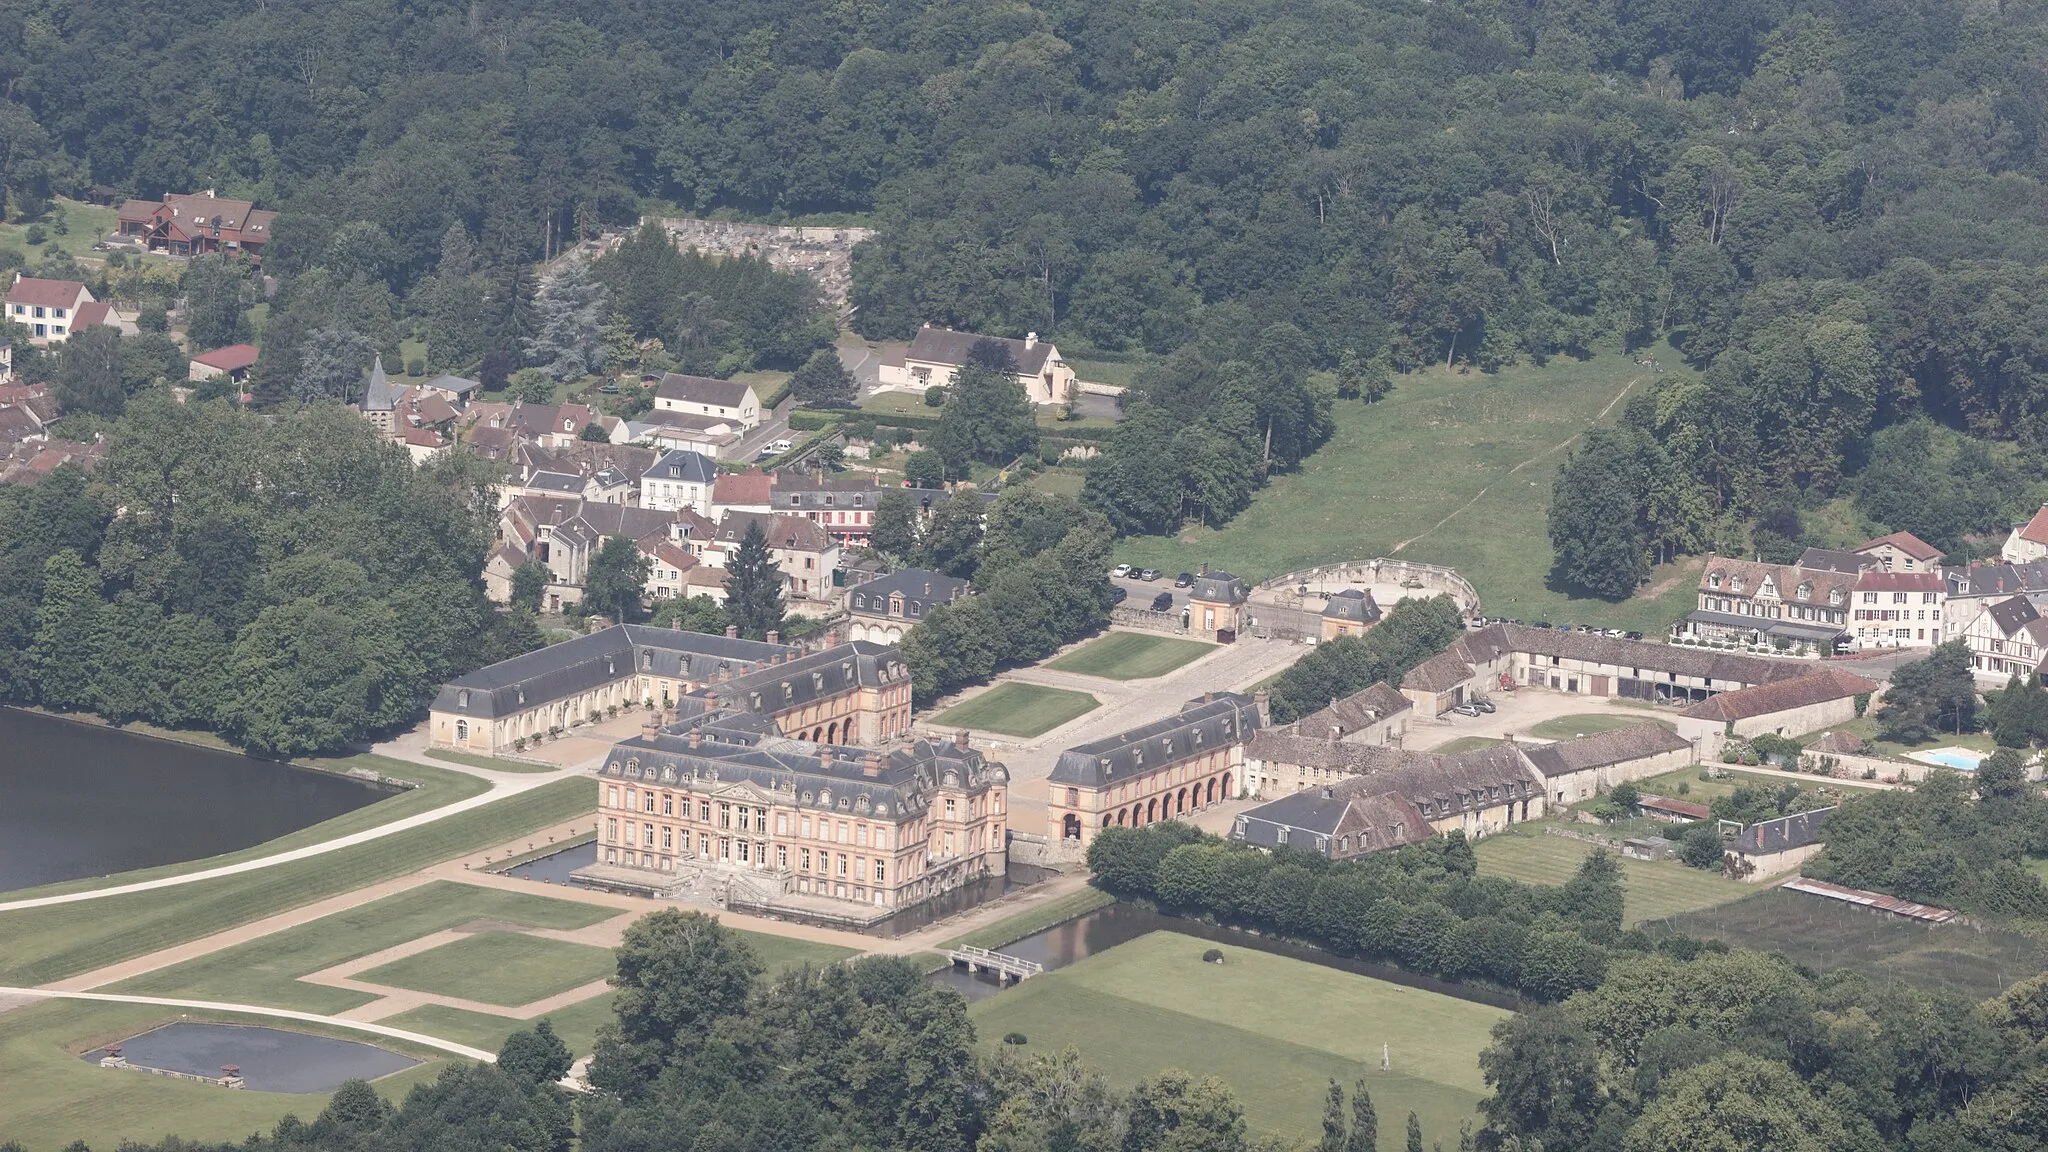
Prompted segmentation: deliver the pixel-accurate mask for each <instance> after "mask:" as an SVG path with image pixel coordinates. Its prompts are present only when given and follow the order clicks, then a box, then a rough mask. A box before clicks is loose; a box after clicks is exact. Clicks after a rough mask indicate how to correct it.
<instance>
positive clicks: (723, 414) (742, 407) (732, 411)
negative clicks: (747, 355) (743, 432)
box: [654, 372, 761, 429]
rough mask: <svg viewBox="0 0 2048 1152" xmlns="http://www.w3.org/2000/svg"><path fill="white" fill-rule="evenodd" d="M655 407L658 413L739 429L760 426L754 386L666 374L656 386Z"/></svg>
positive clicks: (735, 381)
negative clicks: (726, 423) (708, 420)
mask: <svg viewBox="0 0 2048 1152" xmlns="http://www.w3.org/2000/svg"><path fill="white" fill-rule="evenodd" d="M654 408H655V411H657V412H680V413H683V414H684V415H688V416H705V417H710V418H713V419H717V420H730V421H733V422H734V423H736V424H737V425H738V426H739V427H740V428H742V429H746V428H755V427H759V426H760V423H761V398H760V397H759V396H757V395H755V394H754V386H753V385H751V384H745V383H741V382H740V381H738V380H718V379H714V378H712V377H710V376H685V375H683V374H682V373H679V372H670V373H668V374H667V375H665V376H663V377H662V378H661V383H659V384H657V385H655V388H654Z"/></svg>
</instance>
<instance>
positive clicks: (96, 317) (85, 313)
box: [71, 300, 115, 332]
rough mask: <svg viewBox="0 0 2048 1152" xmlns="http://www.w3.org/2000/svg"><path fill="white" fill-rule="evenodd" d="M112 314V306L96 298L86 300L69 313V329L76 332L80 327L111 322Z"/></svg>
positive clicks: (112, 321)
mask: <svg viewBox="0 0 2048 1152" xmlns="http://www.w3.org/2000/svg"><path fill="white" fill-rule="evenodd" d="M113 316H114V310H113V309H112V308H110V307H108V306H107V305H105V304H102V303H100V302H99V301H97V300H88V301H86V302H85V303H83V304H80V305H79V306H78V310H77V311H76V312H73V313H72V314H71V330H72V331H73V332H76V331H78V330H79V329H80V328H90V327H92V326H93V325H95V324H113V323H115V321H114V319H113Z"/></svg>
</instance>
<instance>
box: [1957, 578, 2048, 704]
mask: <svg viewBox="0 0 2048 1152" xmlns="http://www.w3.org/2000/svg"><path fill="white" fill-rule="evenodd" d="M1963 642H1964V643H1965V644H1967V645H1969V648H1970V666H1971V669H1972V670H1973V671H1974V672H1975V673H1976V676H1977V678H1978V679H1979V680H1980V681H1990V682H1995V683H2003V682H2005V681H2006V680H2008V679H2010V678H2011V677H2014V676H2018V677H2019V678H2020V679H2022V680H2028V679H2035V678H2038V677H2039V676H2040V674H2041V668H2042V665H2043V664H2044V663H2048V620H2043V619H2042V618H2041V613H2040V611H2039V610H2038V609H2036V608H2035V607H2034V605H2033V602H2032V601H2030V600H2028V599H2027V598H2026V597H2025V596H2013V597H2009V598H2007V599H2005V600H2001V601H1999V602H1998V603H1996V604H1993V605H1991V606H1990V607H1988V608H1986V609H1985V610H1984V611H1982V612H1979V613H1978V614H1977V617H1976V619H1974V620H1971V621H1970V624H1969V627H1967V628H1965V629H1964V630H1963Z"/></svg>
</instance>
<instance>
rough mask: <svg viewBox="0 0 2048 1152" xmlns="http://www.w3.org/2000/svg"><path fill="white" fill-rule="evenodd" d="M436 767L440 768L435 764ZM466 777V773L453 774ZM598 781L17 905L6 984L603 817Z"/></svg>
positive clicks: (4, 933)
mask: <svg viewBox="0 0 2048 1152" xmlns="http://www.w3.org/2000/svg"><path fill="white" fill-rule="evenodd" d="M429 771H432V770H431V769H429ZM449 775H451V776H459V775H460V774H459V773H453V772H451V773H449ZM596 810H597V783H596V782H595V781H593V780H588V779H582V778H578V779H574V780H556V781H552V782H550V783H547V784H544V785H542V786H541V787H539V788H535V789H533V790H532V791H530V792H524V793H521V794H520V795H518V796H513V797H510V798H508V799H505V800H501V801H499V802H497V803H495V804H487V805H485V806H483V807H481V808H474V809H471V810H469V811H467V812H463V813H460V814H458V815H455V816H450V817H448V818H447V819H445V820H440V821H436V822H435V823H432V824H428V825H426V826H424V827H420V828H413V829H410V830H408V831H405V832H400V833H397V834H395V835H392V836H387V837H385V838H383V839H380V840H373V841H371V842H369V843H367V844H358V845H354V846H353V847H349V848H343V849H341V850H339V851H336V852H329V853H327V854H325V855H321V856H313V857H309V858H307V859H304V860H295V861H292V862H291V863H288V864H280V865H278V866H277V867H274V868H259V869H256V870H255V871H252V872H242V873H237V874H235V875H233V876H222V877H219V878H217V879H213V880H204V881H200V882H198V883H195V884H186V885H181V886H178V887H174V888H165V889H157V890H154V891H148V892H134V893H129V894H126V895H122V896H110V897H107V898H106V899H104V900H87V901H81V902H79V903H76V904H57V905H53V906H50V907H45V908H30V909H25V910H22V911H18V912H9V911H6V910H5V909H4V908H0V939H4V940H5V941H6V942H7V945H6V947H5V948H4V949H0V984H15V985H29V984H42V983H46V982H48V981H51V980H57V979H61V978H63V977H66V976H73V975H76V974H78V973H80V972H85V971H89V970H91V969H94V968H98V967H101V966H103V965H107V964H112V963H114V962H115V961H118V960H126V959H128V958H130V957H133V956H140V955H143V954H145V953H149V952H155V951H158V950H160V949H163V948H168V947H170V946H171V945H173V944H182V943H184V942H185V941H187V940H196V939H198V938H199V937H201V936H206V935H209V934H211V933H214V932H218V931H220V930H222V929H224V928H231V927H233V926H235V925H237V924H246V923H248V922H249V921H251V920H256V919H260V918H262V917H264V916H268V915H270V914H272V913H274V912H282V911H284V910H285V909H287V908H296V907H298V906H300V905H302V904H308V903H311V902H313V901H315V900H319V899H323V898H325V897H328V896H332V895H334V894H336V893H338V892H347V891H351V890H353V889H356V888H361V887H364V886H365V885H369V884H375V883H377V882H378V881H380V880H389V879H391V878H392V877H394V876H403V875H405V874H406V873H408V872H412V871H415V870H417V869H420V868H423V867H425V866H427V865H429V864H432V863H435V862H437V861H441V860H447V859H449V858H451V857H455V856H462V855H466V854H468V853H470V852H476V851H480V850H482V849H485V848H491V847H495V846H497V845H500V844H503V843H505V842H506V841H508V840H513V839H515V838H517V837H519V836H523V835H526V834H528V833H531V832H533V831H534V830H536V829H539V828H545V827H547V826H549V825H551V824H558V823H561V822H562V821H564V820H568V819H571V818H573V817H590V818H591V819H593V820H594V819H595V812H596Z"/></svg>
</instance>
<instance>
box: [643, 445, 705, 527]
mask: <svg viewBox="0 0 2048 1152" xmlns="http://www.w3.org/2000/svg"><path fill="white" fill-rule="evenodd" d="M717 482H718V465H717V463H716V462H714V461H713V460H712V459H711V457H709V456H705V455H703V454H701V453H697V452H683V451H675V452H665V453H663V454H662V456H661V458H660V459H658V460H656V461H655V462H654V466H653V467H651V468H649V469H648V470H647V471H646V472H644V473H642V474H641V476H640V506H641V507H642V508H655V509H659V510H660V511H663V512H673V511H675V510H676V509H678V508H688V509H689V510H690V511H692V512H696V513H699V514H704V513H709V512H710V511H711V487H712V485H713V484H716V483H717Z"/></svg>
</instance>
